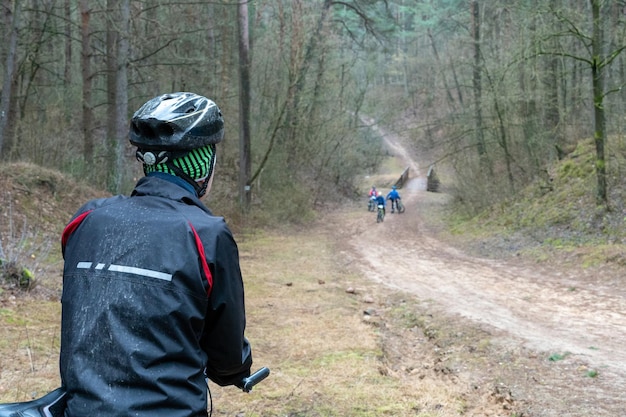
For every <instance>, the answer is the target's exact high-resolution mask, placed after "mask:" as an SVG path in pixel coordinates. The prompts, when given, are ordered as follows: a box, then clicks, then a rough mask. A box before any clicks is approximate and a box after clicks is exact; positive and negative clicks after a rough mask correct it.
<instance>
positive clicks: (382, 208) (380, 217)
mask: <svg viewBox="0 0 626 417" xmlns="http://www.w3.org/2000/svg"><path fill="white" fill-rule="evenodd" d="M384 220H385V206H383V205H382V204H379V205H378V214H376V223H381V222H383V221H384Z"/></svg>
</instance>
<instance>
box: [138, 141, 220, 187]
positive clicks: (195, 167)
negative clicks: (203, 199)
mask: <svg viewBox="0 0 626 417" xmlns="http://www.w3.org/2000/svg"><path fill="white" fill-rule="evenodd" d="M213 146H214V145H207V146H205V147H203V148H198V149H194V150H192V151H189V153H187V154H186V155H185V156H181V157H179V158H175V159H174V160H172V163H173V164H174V165H175V166H177V167H178V168H180V169H181V170H182V171H183V172H184V173H185V174H187V175H189V176H190V177H191V178H193V179H194V180H196V181H199V180H203V179H205V178H206V177H207V175H209V168H210V163H211V158H212V157H213ZM143 167H144V172H145V173H146V174H148V173H150V172H165V173H167V174H171V175H176V173H175V172H174V171H172V170H171V169H170V168H169V167H168V166H167V164H165V163H162V164H157V165H146V164H144V166H143Z"/></svg>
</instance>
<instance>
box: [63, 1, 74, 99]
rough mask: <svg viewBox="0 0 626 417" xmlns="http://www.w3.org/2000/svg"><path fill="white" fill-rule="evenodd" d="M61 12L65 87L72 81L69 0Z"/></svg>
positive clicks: (70, 12) (70, 11)
mask: <svg viewBox="0 0 626 417" xmlns="http://www.w3.org/2000/svg"><path fill="white" fill-rule="evenodd" d="M63 13H64V14H65V67H64V68H63V83H64V84H65V87H66V88H67V87H69V86H70V84H71V83H72V8H71V1H70V0H65V4H64V7H63Z"/></svg>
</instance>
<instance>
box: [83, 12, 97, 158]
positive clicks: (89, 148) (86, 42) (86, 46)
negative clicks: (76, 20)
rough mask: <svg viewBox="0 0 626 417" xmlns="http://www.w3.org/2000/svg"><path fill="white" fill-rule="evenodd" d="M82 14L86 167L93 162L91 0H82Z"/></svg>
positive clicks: (84, 150) (84, 151) (84, 152)
mask: <svg viewBox="0 0 626 417" xmlns="http://www.w3.org/2000/svg"><path fill="white" fill-rule="evenodd" d="M80 15H81V42H82V52H81V74H82V79H83V126H82V128H83V159H84V162H85V166H86V168H88V167H89V166H90V165H91V164H92V163H93V148H94V140H93V131H92V129H91V127H92V125H93V107H92V105H91V84H92V76H91V43H90V37H91V35H90V27H89V20H90V18H91V8H90V7H89V0H80Z"/></svg>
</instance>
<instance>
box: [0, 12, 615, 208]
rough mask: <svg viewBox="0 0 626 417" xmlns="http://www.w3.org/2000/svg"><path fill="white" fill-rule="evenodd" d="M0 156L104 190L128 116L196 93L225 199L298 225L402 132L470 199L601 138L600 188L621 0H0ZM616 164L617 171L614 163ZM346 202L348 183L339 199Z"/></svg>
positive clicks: (539, 177)
mask: <svg viewBox="0 0 626 417" xmlns="http://www.w3.org/2000/svg"><path fill="white" fill-rule="evenodd" d="M1 4H2V6H1V11H2V18H1V20H0V27H1V30H2V39H3V41H2V42H1V43H0V77H1V79H2V87H1V88H2V91H1V93H0V160H1V161H3V162H12V161H26V162H31V163H35V164H38V165H41V166H44V167H48V168H53V169H58V170H60V171H61V172H64V173H67V174H68V175H71V176H73V177H75V178H80V179H84V180H85V181H87V182H88V183H89V184H90V185H92V186H94V187H97V188H99V189H103V190H107V191H109V192H128V191H129V190H130V189H131V187H132V185H133V184H134V182H135V180H136V178H137V177H138V175H141V173H140V172H139V171H140V164H139V163H137V162H136V161H134V149H132V148H131V146H130V145H129V143H128V139H127V134H128V121H129V119H130V117H131V116H132V114H133V112H134V111H135V110H136V109H137V108H138V107H139V106H140V105H141V104H142V103H144V102H145V101H146V100H148V99H150V98H152V97H154V96H156V95H159V94H162V93H166V92H173V91H192V92H195V93H198V94H202V95H205V96H207V97H209V98H211V99H213V100H214V101H215V102H216V103H217V104H218V106H219V107H220V109H221V110H222V113H223V114H224V117H225V120H226V140H225V142H224V144H223V145H222V146H220V148H219V150H218V154H219V156H218V157H219V162H218V165H219V168H218V170H219V175H220V180H219V181H217V182H216V187H215V188H216V191H215V194H216V195H215V197H213V198H215V199H216V200H217V201H219V202H220V205H221V207H222V208H221V209H220V210H221V211H229V210H230V211H232V212H241V213H249V214H250V213H251V214H254V213H258V212H259V211H260V210H259V208H261V207H263V209H264V211H266V212H270V213H276V214H280V216H281V218H282V219H286V220H298V219H299V218H301V217H302V216H303V213H306V211H307V210H310V209H313V208H314V207H315V206H316V205H318V204H320V203H323V202H324V201H325V200H328V199H329V198H332V199H341V198H355V197H357V196H359V193H361V192H362V190H359V185H360V184H359V181H360V180H359V178H361V177H362V175H363V173H367V172H373V171H375V170H376V169H377V168H378V165H379V164H380V162H381V159H382V155H383V148H382V143H381V140H380V138H379V137H377V136H376V134H375V131H374V130H373V129H372V128H371V127H372V126H371V125H369V124H368V123H366V122H365V120H375V121H376V123H379V124H382V125H386V126H388V127H391V128H395V129H402V130H403V131H405V132H407V131H408V136H409V137H411V138H412V140H413V141H414V142H415V143H414V144H413V146H414V148H415V152H422V151H427V152H429V151H432V152H429V155H432V161H431V164H432V165H433V166H434V165H438V166H446V167H447V169H449V170H450V171H451V172H453V174H454V181H453V182H454V185H453V186H451V187H450V192H451V193H452V194H453V195H454V197H455V199H456V201H458V202H460V203H461V204H462V205H463V206H464V208H465V210H467V212H468V213H476V212H478V211H480V210H481V209H484V208H485V207H488V206H490V205H492V204H494V203H497V202H498V201H501V200H504V199H507V198H512V197H514V196H515V194H516V193H518V192H519V191H520V190H521V189H522V188H523V187H524V186H525V185H527V184H529V183H531V182H536V181H543V182H545V183H546V184H547V187H549V182H550V171H549V167H550V164H552V163H553V162H554V161H556V160H559V159H561V158H564V157H566V156H567V155H569V154H571V153H572V152H573V151H574V150H575V149H576V147H577V146H579V145H581V144H582V143H588V144H592V146H593V149H594V155H595V158H594V161H593V164H592V166H590V167H589V169H591V170H593V172H594V175H595V178H596V184H595V187H594V196H593V197H594V199H595V201H596V204H597V205H598V206H599V207H600V208H601V209H603V210H611V207H612V199H611V190H612V187H615V186H617V182H616V181H617V180H616V178H619V177H620V176H621V175H622V170H623V169H624V167H619V166H611V164H612V163H615V164H617V162H614V161H612V160H611V158H610V157H609V155H610V154H611V152H612V151H613V150H615V149H616V147H617V144H618V143H622V142H623V141H624V133H625V132H624V130H625V126H626V124H625V123H624V122H625V114H626V112H625V110H626V91H625V90H624V89H622V86H623V85H624V83H625V82H626V54H623V53H622V52H623V51H624V48H626V32H625V30H626V26H625V23H626V2H625V1H623V0H514V1H511V0H490V1H484V0H343V1H336V0H215V1H198V0H189V1H188V0H177V1H167V0H150V1H147V0H146V1H138V0H91V1H89V0H2V3H1ZM609 173H613V174H609ZM334 196H338V197H334Z"/></svg>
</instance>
